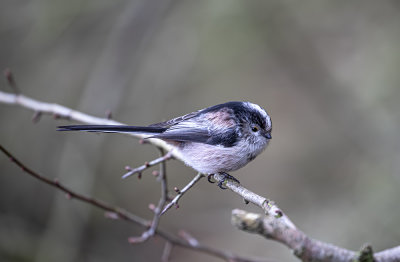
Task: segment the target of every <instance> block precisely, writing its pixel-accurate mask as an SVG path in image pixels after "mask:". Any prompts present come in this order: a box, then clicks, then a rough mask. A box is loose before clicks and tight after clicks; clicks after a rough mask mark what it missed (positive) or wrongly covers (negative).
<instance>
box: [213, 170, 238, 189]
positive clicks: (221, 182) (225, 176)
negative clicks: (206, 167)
mask: <svg viewBox="0 0 400 262" xmlns="http://www.w3.org/2000/svg"><path fill="white" fill-rule="evenodd" d="M219 174H220V175H222V176H223V179H222V180H221V181H219V182H218V186H219V188H221V189H227V187H224V186H223V183H225V182H226V180H228V179H230V180H233V181H235V182H236V183H238V184H240V182H239V180H237V179H236V178H234V177H233V176H231V175H229V174H227V173H225V172H221V173H219Z"/></svg>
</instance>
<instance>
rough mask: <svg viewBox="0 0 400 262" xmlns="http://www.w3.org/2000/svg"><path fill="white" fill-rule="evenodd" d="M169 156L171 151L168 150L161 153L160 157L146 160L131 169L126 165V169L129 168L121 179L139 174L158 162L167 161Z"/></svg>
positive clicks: (170, 156)
mask: <svg viewBox="0 0 400 262" xmlns="http://www.w3.org/2000/svg"><path fill="white" fill-rule="evenodd" d="M171 158H172V153H171V151H169V152H168V153H166V154H165V155H162V156H161V157H159V158H157V159H154V160H152V161H150V162H146V163H144V165H141V166H139V167H137V168H135V169H132V168H130V167H126V169H127V170H129V172H128V173H126V174H124V175H123V176H122V179H125V178H127V177H130V176H132V175H134V174H139V175H140V174H141V173H142V172H143V171H144V170H146V169H148V168H150V167H152V166H155V165H157V164H159V163H163V162H165V161H167V160H169V159H171Z"/></svg>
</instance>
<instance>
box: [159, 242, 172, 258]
mask: <svg viewBox="0 0 400 262" xmlns="http://www.w3.org/2000/svg"><path fill="white" fill-rule="evenodd" d="M173 247H174V246H173V245H172V244H171V242H169V241H167V242H166V243H165V246H164V250H163V253H162V256H161V262H168V261H169V258H170V256H171V251H172V248H173Z"/></svg>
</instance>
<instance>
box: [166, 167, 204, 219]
mask: <svg viewBox="0 0 400 262" xmlns="http://www.w3.org/2000/svg"><path fill="white" fill-rule="evenodd" d="M203 177H204V175H203V174H201V173H198V174H197V175H196V176H195V177H194V178H193V179H192V181H190V182H189V183H188V184H187V185H186V186H185V187H184V188H183V189H182V190H180V191H179V193H178V194H177V195H176V196H175V197H174V199H172V201H171V202H169V203H168V204H167V205H166V206H165V207H164V209H163V211H162V212H161V215H163V214H164V213H165V212H167V211H168V209H170V208H171V207H172V206H177V205H178V201H179V199H181V197H182V196H183V195H184V194H185V193H186V191H188V190H189V189H190V188H192V187H193V186H194V185H195V184H196V183H197V182H199V181H200V179H202V178H203Z"/></svg>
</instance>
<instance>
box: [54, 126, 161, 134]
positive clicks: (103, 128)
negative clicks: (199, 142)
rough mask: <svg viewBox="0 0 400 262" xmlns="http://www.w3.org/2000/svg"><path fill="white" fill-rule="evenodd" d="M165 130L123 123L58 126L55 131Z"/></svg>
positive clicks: (142, 132) (135, 131)
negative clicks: (124, 124)
mask: <svg viewBox="0 0 400 262" xmlns="http://www.w3.org/2000/svg"><path fill="white" fill-rule="evenodd" d="M165 130H166V128H164V127H149V126H123V125H74V126H59V127H58V129H57V131H88V132H104V133H141V134H158V133H162V132H164V131H165Z"/></svg>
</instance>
